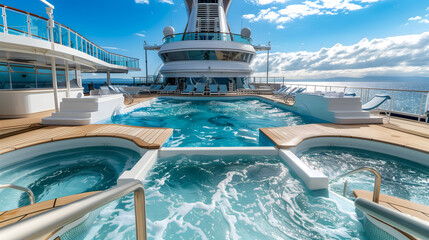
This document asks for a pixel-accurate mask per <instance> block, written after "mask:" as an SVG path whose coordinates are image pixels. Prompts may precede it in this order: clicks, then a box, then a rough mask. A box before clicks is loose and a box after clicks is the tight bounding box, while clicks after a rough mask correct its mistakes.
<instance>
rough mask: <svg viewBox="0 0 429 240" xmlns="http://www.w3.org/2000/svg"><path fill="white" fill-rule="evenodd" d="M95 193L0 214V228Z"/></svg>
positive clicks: (46, 237) (56, 199)
mask: <svg viewBox="0 0 429 240" xmlns="http://www.w3.org/2000/svg"><path fill="white" fill-rule="evenodd" d="M96 193H98V191H95V192H86V193H79V194H75V195H70V196H66V197H61V198H55V199H51V200H47V201H43V202H38V203H35V204H32V205H27V206H24V207H20V208H16V209H12V210H9V211H4V212H0V228H2V227H5V226H7V225H10V224H13V223H17V222H20V221H22V220H25V219H27V218H30V217H33V216H36V215H38V214H41V213H44V212H46V211H49V210H52V209H54V208H57V207H61V206H64V205H66V204H69V203H72V202H75V201H77V200H80V199H82V198H85V197H89V196H91V195H94V194H96ZM60 229H61V228H60ZM60 229H57V230H56V231H54V232H51V233H49V234H47V235H45V236H44V237H42V238H40V239H48V238H49V237H51V236H52V235H53V234H55V232H58V231H59V230H60Z"/></svg>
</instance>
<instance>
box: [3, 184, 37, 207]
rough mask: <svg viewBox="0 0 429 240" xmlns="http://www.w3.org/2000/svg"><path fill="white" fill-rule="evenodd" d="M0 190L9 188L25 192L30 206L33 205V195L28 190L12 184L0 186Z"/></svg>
mask: <svg viewBox="0 0 429 240" xmlns="http://www.w3.org/2000/svg"><path fill="white" fill-rule="evenodd" d="M0 188H11V189H15V190H20V191H23V192H26V193H27V194H28V197H29V198H30V204H34V193H33V191H31V190H30V189H29V188H26V187H21V186H18V185H14V184H0Z"/></svg>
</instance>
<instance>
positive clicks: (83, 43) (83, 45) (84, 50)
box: [82, 39, 86, 53]
mask: <svg viewBox="0 0 429 240" xmlns="http://www.w3.org/2000/svg"><path fill="white" fill-rule="evenodd" d="M82 52H84V53H86V40H85V39H82Z"/></svg>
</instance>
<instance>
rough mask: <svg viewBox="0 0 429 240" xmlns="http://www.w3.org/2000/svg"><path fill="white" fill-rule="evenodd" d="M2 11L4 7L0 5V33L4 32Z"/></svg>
mask: <svg viewBox="0 0 429 240" xmlns="http://www.w3.org/2000/svg"><path fill="white" fill-rule="evenodd" d="M3 11H4V8H2V7H0V33H4V22H3V16H2V14H3Z"/></svg>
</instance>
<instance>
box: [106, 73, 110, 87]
mask: <svg viewBox="0 0 429 240" xmlns="http://www.w3.org/2000/svg"><path fill="white" fill-rule="evenodd" d="M107 85H110V71H107Z"/></svg>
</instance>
